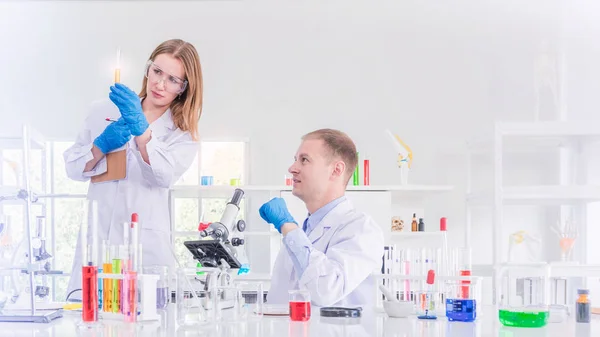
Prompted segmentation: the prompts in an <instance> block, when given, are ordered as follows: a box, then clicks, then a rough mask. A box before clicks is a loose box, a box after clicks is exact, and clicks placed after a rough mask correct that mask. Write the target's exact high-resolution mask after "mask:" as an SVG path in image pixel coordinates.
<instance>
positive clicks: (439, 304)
mask: <svg viewBox="0 0 600 337" xmlns="http://www.w3.org/2000/svg"><path fill="white" fill-rule="evenodd" d="M372 276H373V277H374V278H375V279H377V282H375V287H374V292H375V299H376V301H375V306H374V309H375V310H376V311H379V312H384V308H383V293H382V292H381V290H380V289H379V284H384V286H389V284H390V283H394V281H395V282H396V284H398V285H401V284H403V283H404V282H405V281H407V282H411V283H410V290H408V293H409V294H408V297H409V299H408V300H409V301H411V302H413V303H414V305H415V306H416V305H417V304H418V301H419V295H420V294H422V293H424V292H426V291H428V289H427V288H426V287H425V286H424V284H425V281H426V279H427V277H426V276H420V275H401V274H379V273H374V274H372ZM384 280H385V281H386V282H385V283H383V281H384ZM457 281H469V282H470V283H471V284H474V285H475V284H476V285H477V286H478V287H480V288H478V289H479V291H478V296H477V297H481V295H480V294H481V285H482V282H483V278H482V277H480V276H470V275H469V276H466V275H465V276H436V278H435V283H434V285H433V287H432V290H431V291H433V292H434V293H435V294H436V295H435V296H434V297H435V299H434V300H435V302H436V315H437V316H439V317H444V316H446V303H445V302H446V294H447V285H448V283H449V282H457ZM401 288H402V286H396V287H392V288H391V289H390V291H391V292H392V293H393V294H395V295H397V296H399V295H401V293H403V292H404V291H403V290H401ZM397 299H400V300H404V299H403V298H401V296H400V298H397ZM478 300H480V298H479V299H478Z"/></svg>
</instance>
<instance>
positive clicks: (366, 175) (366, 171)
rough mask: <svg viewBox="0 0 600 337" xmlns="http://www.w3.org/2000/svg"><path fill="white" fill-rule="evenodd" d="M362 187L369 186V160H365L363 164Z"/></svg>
mask: <svg viewBox="0 0 600 337" xmlns="http://www.w3.org/2000/svg"><path fill="white" fill-rule="evenodd" d="M363 185H365V186H368V185H369V159H365V160H364V162H363Z"/></svg>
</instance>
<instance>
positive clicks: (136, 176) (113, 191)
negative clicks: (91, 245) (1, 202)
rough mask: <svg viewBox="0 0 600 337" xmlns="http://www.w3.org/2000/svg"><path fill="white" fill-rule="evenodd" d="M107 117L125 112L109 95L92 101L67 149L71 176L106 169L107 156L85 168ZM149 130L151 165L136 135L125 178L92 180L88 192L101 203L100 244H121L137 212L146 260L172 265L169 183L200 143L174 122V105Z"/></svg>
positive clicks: (75, 283) (75, 276) (77, 272)
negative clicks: (91, 166)
mask: <svg viewBox="0 0 600 337" xmlns="http://www.w3.org/2000/svg"><path fill="white" fill-rule="evenodd" d="M107 117H109V118H113V119H118V118H120V117H121V114H120V112H119V110H118V108H117V107H116V106H115V105H114V104H113V103H112V102H111V101H110V100H102V101H99V102H95V103H94V104H92V107H91V111H90V113H89V115H88V117H87V118H86V120H85V123H84V127H83V130H81V132H80V133H79V134H78V136H77V140H76V142H75V144H74V145H73V146H71V147H70V148H69V149H67V150H66V151H65V153H64V160H65V166H66V171H67V175H68V177H69V178H71V179H74V180H78V181H88V180H89V179H90V176H92V175H97V174H101V173H103V172H106V160H105V158H103V159H102V160H101V161H100V162H98V164H97V165H96V167H95V168H94V170H93V171H92V172H86V173H84V172H83V170H84V166H85V164H86V163H87V162H88V161H90V160H91V159H92V158H93V156H92V154H91V152H90V150H91V148H92V145H93V141H94V139H95V138H96V137H97V136H98V135H100V133H102V131H104V128H106V126H108V124H109V123H110V122H107V121H106V120H105V119H106V118H107ZM150 129H151V130H152V139H151V140H150V141H149V142H148V144H147V145H146V149H147V151H148V157H149V160H150V164H151V165H148V164H147V163H146V162H144V160H143V159H142V156H141V153H140V152H139V150H138V149H137V145H136V144H135V140H134V138H133V137H132V138H131V140H130V141H129V143H127V144H126V145H125V146H124V148H126V149H127V171H126V172H127V177H126V178H125V179H123V180H119V181H107V182H102V183H91V182H90V184H89V188H88V194H87V196H88V199H90V200H96V201H97V203H98V232H99V233H98V235H99V243H101V242H102V240H109V244H112V245H118V244H122V243H123V223H124V222H129V221H130V220H131V214H132V213H138V216H139V225H140V231H139V242H140V243H141V244H142V251H143V253H142V263H143V264H146V265H166V266H173V265H174V262H175V260H174V258H173V255H172V253H171V250H170V233H171V226H170V216H169V188H170V187H171V186H172V185H173V184H174V183H175V182H176V181H177V180H178V179H179V178H180V177H181V175H182V174H183V173H184V172H185V171H186V170H187V169H188V168H189V167H190V165H191V164H192V162H193V161H194V158H195V156H196V154H197V149H198V143H197V142H196V141H194V140H193V139H192V136H191V134H190V133H189V132H184V131H182V130H180V129H179V128H177V127H176V126H175V125H174V123H173V120H172V118H171V110H170V109H169V110H167V111H166V112H165V113H164V114H163V115H162V116H161V117H160V118H159V119H157V120H156V121H154V122H153V123H152V124H150ZM80 249H81V248H80V242H79V239H78V241H77V254H76V255H75V259H74V263H73V270H72V275H71V280H70V282H69V287H68V292H71V291H72V290H75V289H80V288H81V258H82V257H81V253H80V251H81V250H80ZM99 256H100V255H99ZM79 294H80V292H76V293H74V294H73V295H72V298H79V296H78V295H79Z"/></svg>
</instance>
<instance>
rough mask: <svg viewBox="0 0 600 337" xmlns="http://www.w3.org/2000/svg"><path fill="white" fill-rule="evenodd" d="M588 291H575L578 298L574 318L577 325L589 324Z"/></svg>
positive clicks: (589, 305)
mask: <svg viewBox="0 0 600 337" xmlns="http://www.w3.org/2000/svg"><path fill="white" fill-rule="evenodd" d="M589 293H590V291H589V290H588V289H577V294H578V295H579V298H578V299H577V302H576V303H575V318H576V319H577V323H589V322H590V318H591V317H590V315H591V308H590V307H591V305H592V304H591V303H590V300H589V299H588V295H589Z"/></svg>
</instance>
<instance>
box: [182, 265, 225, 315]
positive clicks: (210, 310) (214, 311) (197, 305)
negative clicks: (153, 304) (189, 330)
mask: <svg viewBox="0 0 600 337" xmlns="http://www.w3.org/2000/svg"><path fill="white" fill-rule="evenodd" d="M202 270H203V271H204V274H203V275H200V276H199V275H197V274H196V273H197V272H198V270H197V269H196V268H182V269H179V270H178V271H177V297H176V302H177V323H178V324H179V325H182V326H195V325H206V324H211V323H216V322H217V321H218V319H219V316H220V315H219V314H220V310H219V309H220V308H219V303H218V288H217V287H216V286H214V287H212V288H211V289H205V281H203V280H201V279H200V278H201V277H202V278H204V277H211V275H212V274H213V273H215V272H214V271H209V270H207V268H203V269H202ZM214 302H217V303H216V304H217V305H215V303H214Z"/></svg>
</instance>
